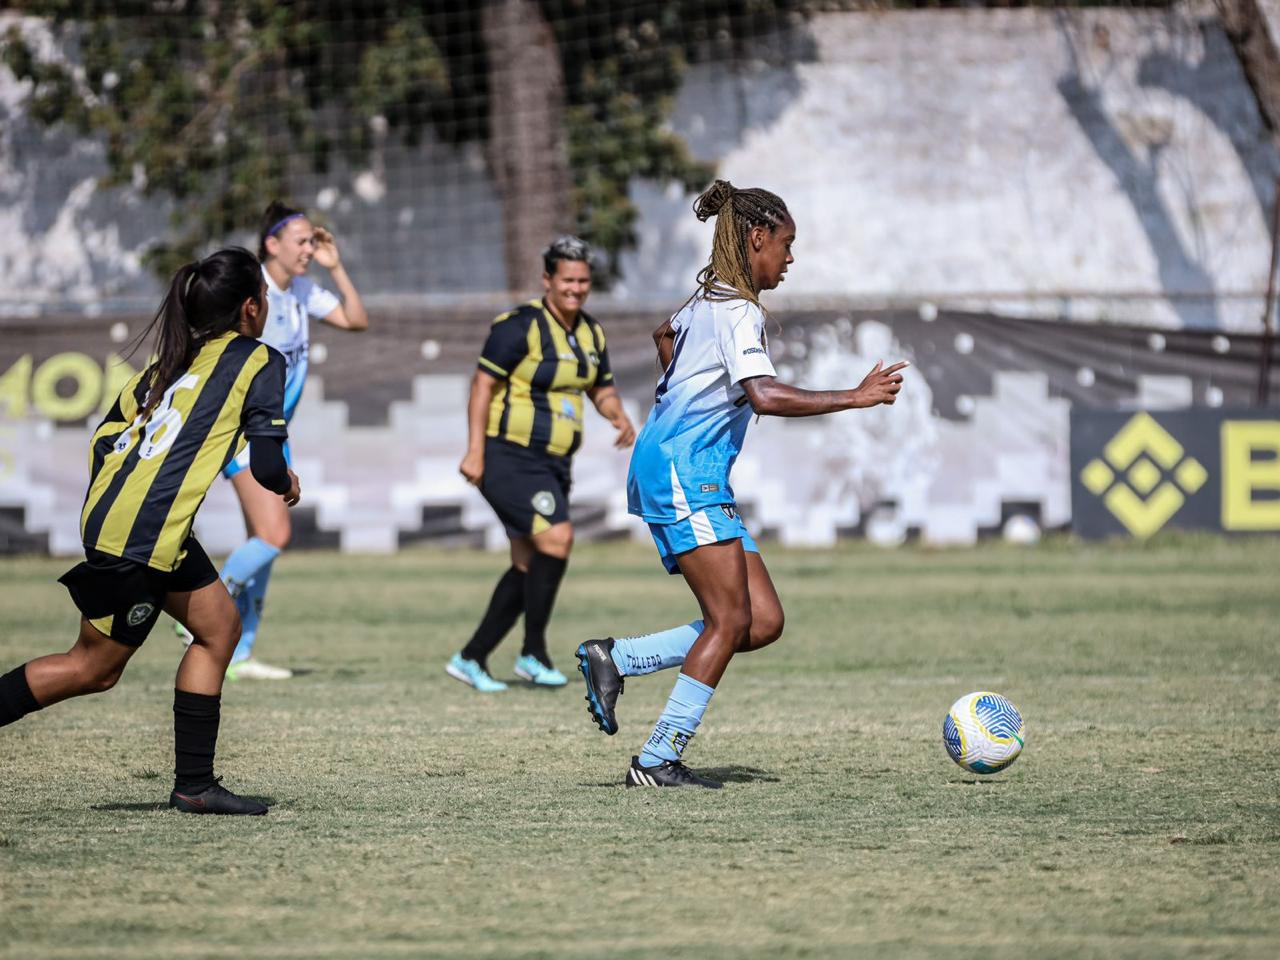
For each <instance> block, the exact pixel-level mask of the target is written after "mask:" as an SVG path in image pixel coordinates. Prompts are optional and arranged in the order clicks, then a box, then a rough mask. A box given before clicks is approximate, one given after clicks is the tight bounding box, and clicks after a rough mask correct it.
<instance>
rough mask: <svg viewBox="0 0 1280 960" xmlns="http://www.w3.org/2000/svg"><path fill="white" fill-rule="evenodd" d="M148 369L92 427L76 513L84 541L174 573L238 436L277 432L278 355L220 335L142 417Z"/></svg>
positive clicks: (280, 430) (280, 419)
mask: <svg viewBox="0 0 1280 960" xmlns="http://www.w3.org/2000/svg"><path fill="white" fill-rule="evenodd" d="M149 372H150V368H148V369H147V370H144V371H143V372H142V373H139V374H138V375H136V376H135V377H134V378H133V379H132V380H130V381H129V383H128V384H126V386H125V388H124V390H122V391H121V393H120V396H119V397H118V398H117V399H116V402H115V405H114V406H113V407H112V408H111V411H110V412H109V413H108V414H107V416H106V419H105V420H103V421H102V423H101V425H99V427H98V429H97V430H96V431H95V432H94V435H93V441H92V443H91V445H90V448H89V477H90V479H89V492H88V493H87V494H86V495H85V500H84V509H83V510H82V511H81V514H80V536H81V539H83V540H84V545H85V547H86V548H90V549H93V550H98V551H100V552H102V553H107V554H110V555H111V556H115V557H124V558H126V559H129V560H134V561H137V562H138V563H144V564H146V565H147V566H149V567H154V568H155V569H157V570H164V571H169V570H174V569H176V568H177V566H178V564H179V563H181V561H182V556H183V551H182V544H183V542H184V541H185V540H186V539H187V537H188V535H189V534H190V532H191V525H192V523H193V522H194V521H195V515H196V510H198V509H199V508H200V504H201V503H203V502H204V496H205V494H206V493H207V492H208V490H209V486H210V484H212V483H213V481H214V479H215V478H216V477H217V476H218V473H219V471H221V470H222V468H223V467H225V466H226V465H227V463H228V462H229V461H230V460H231V458H232V457H234V456H235V455H236V454H237V453H239V452H240V450H242V449H243V448H244V444H245V440H246V438H248V437H286V436H288V430H287V428H286V426H285V419H284V372H285V363H284V357H283V356H281V355H280V353H279V352H277V351H276V350H274V349H272V348H271V347H269V346H267V345H266V344H265V343H262V342H261V341H259V340H253V339H250V338H249V337H242V336H240V335H239V334H236V333H226V334H223V335H222V336H220V337H218V338H217V339H214V340H210V341H209V342H208V343H206V344H205V345H204V346H202V347H201V348H200V350H199V352H197V353H196V356H195V359H194V360H193V361H192V362H191V366H190V367H188V368H187V370H186V371H185V372H183V373H182V374H180V375H179V376H178V378H177V379H176V380H175V381H174V383H173V385H172V386H171V387H169V389H168V390H166V391H165V394H164V398H163V399H162V400H161V401H160V403H159V405H158V406H157V407H156V409H155V410H154V411H153V412H152V414H151V417H150V419H149V420H148V421H147V422H146V423H145V424H144V423H140V422H138V419H137V417H138V412H139V411H140V410H141V409H142V407H143V405H144V404H145V402H146V396H147V386H148V379H149V377H148V374H149Z"/></svg>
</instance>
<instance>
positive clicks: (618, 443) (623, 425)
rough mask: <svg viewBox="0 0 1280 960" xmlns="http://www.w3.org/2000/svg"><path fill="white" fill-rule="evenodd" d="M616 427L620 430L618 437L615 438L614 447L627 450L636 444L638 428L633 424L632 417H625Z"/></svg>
mask: <svg viewBox="0 0 1280 960" xmlns="http://www.w3.org/2000/svg"><path fill="white" fill-rule="evenodd" d="M614 426H615V427H616V428H617V430H618V435H617V436H616V437H614V438H613V445H614V447H615V448H616V449H618V450H625V449H626V448H627V447H629V446H631V445H632V444H633V443H635V442H636V428H635V427H634V426H632V424H631V418H630V417H623V418H622V420H621V421H620V422H618V423H615V424H614Z"/></svg>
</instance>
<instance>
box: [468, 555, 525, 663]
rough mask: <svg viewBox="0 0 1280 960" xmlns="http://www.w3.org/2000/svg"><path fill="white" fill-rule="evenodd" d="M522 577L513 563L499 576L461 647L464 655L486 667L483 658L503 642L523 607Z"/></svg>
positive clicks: (487, 657)
mask: <svg viewBox="0 0 1280 960" xmlns="http://www.w3.org/2000/svg"><path fill="white" fill-rule="evenodd" d="M524 581H525V575H524V574H523V573H521V572H520V571H519V570H517V569H516V568H515V567H511V568H509V569H508V570H507V572H506V573H504V574H503V575H502V576H501V577H500V578H499V579H498V585H497V586H496V587H494V588H493V596H492V597H490V598H489V609H488V610H486V611H485V612H484V617H482V618H481V620H480V626H478V627H476V632H475V635H474V636H472V638H471V641H470V642H469V643H468V644H467V645H466V646H465V647H463V648H462V656H463V657H464V658H465V659H467V660H474V661H476V663H478V664H480V666H482V667H484V668H485V669H486V670H488V669H489V666H488V663H487V662H486V661H488V659H489V654H491V653H493V651H494V648H495V647H497V646H498V644H500V643H501V642H502V638H503V637H505V636H506V635H507V631H508V630H510V629H511V627H512V626H513V625H514V624H515V622H516V618H517V617H519V616H520V614H521V612H522V611H523V610H524Z"/></svg>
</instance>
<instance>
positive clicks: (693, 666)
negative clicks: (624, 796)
mask: <svg viewBox="0 0 1280 960" xmlns="http://www.w3.org/2000/svg"><path fill="white" fill-rule="evenodd" d="M694 213H695V215H696V216H697V218H698V219H699V220H703V221H705V220H709V219H711V218H712V217H714V218H715V221H716V224H715V235H714V238H713V240H712V243H711V256H710V258H709V260H708V262H707V265H706V266H705V267H703V269H702V271H701V272H700V273H699V274H698V289H697V291H695V293H694V294H693V296H692V297H690V298H689V300H688V301H687V302H686V303H685V305H684V306H683V307H682V308H681V309H680V311H679V312H678V313H676V315H675V316H674V317H672V318H671V319H670V320H668V321H667V322H666V323H664V324H663V325H662V326H661V327H659V328H658V329H657V331H655V333H654V342H655V344H656V345H657V348H658V358H659V362H660V363H661V364H662V366H663V368H664V369H663V374H662V379H661V380H660V381H659V382H658V387H657V391H656V393H655V396H654V406H653V410H652V412H651V413H650V414H649V419H648V421H647V422H646V423H645V425H644V428H643V429H642V430H641V431H640V437H639V439H638V440H637V441H636V448H635V453H634V454H633V455H632V457H631V470H630V472H629V474H628V476H627V500H628V507H629V509H630V511H631V512H632V513H633V514H636V515H637V516H639V517H642V518H643V519H644V520H645V521H646V522H647V523H648V524H649V530H650V532H651V533H652V534H653V539H654V543H655V544H656V545H657V547H658V555H659V557H660V558H661V559H662V563H663V565H664V566H665V567H666V569H667V572H668V573H672V574H675V573H679V574H682V575H683V576H684V579H685V582H686V583H687V584H688V585H689V589H690V590H691V591H692V592H693V595H694V597H695V598H696V599H697V601H698V605H699V606H700V607H701V611H702V618H701V619H699V620H694V621H693V622H692V623H688V624H685V625H684V626H680V627H675V628H673V629H670V630H665V631H663V632H661V633H655V634H649V635H648V636H643V637H627V638H624V639H621V640H614V639H612V638H610V639H606V640H588V641H587V642H586V643H584V644H582V645H581V646H580V647H578V662H579V668H580V670H581V671H582V675H583V678H584V679H585V680H586V684H587V704H588V711H589V712H590V714H591V716H592V719H594V720H595V722H596V724H597V725H598V726H599V727H600V729H601V730H603V731H604V732H605V733H607V734H610V735H612V734H614V733H617V731H618V724H617V719H616V717H615V715H614V708H615V705H616V703H617V699H618V695H619V694H620V693H621V692H622V685H623V678H624V677H629V676H638V675H641V674H646V673H653V672H655V671H657V670H663V669H666V668H667V667H679V668H680V675H679V676H678V677H677V678H676V684H675V689H674V690H673V691H672V693H671V698H670V700H668V701H667V707H666V709H665V710H664V711H663V712H662V716H661V717H659V719H658V723H657V725H656V726H655V727H654V730H653V733H652V734H651V735H650V736H649V739H648V740H647V742H646V743H645V744H644V747H643V749H642V750H641V752H640V754H639V755H638V756H634V757H632V758H631V767H630V769H628V771H627V775H626V779H625V780H624V782H625V784H626V785H627V786H628V787H710V788H713V789H714V788H718V787H720V786H721V784H719V783H717V782H715V781H714V780H709V779H707V778H705V777H700V776H698V775H697V774H695V773H694V772H693V771H691V770H690V769H689V768H688V767H686V766H685V765H684V764H683V762H682V760H681V758H682V756H683V754H684V750H685V747H686V746H687V745H688V743H689V741H690V740H692V739H693V736H694V733H695V732H696V731H697V729H698V725H699V723H701V721H702V716H703V713H704V712H705V711H706V709H707V705H708V704H709V703H710V700H711V695H712V694H713V693H714V692H715V688H716V685H717V684H718V683H719V682H720V678H721V677H722V676H723V675H724V671H725V669H726V668H727V667H728V665H729V661H730V659H731V658H732V657H733V655H734V654H735V653H745V652H748V651H751V650H759V649H760V648H761V647H765V646H768V645H769V644H770V643H773V641H775V640H777V639H778V637H779V636H781V635H782V624H783V612H782V603H781V602H780V601H779V600H778V594H777V591H776V590H775V589H774V586H773V581H772V580H771V579H770V577H769V571H768V570H767V569H766V568H765V565H764V561H763V560H762V559H761V558H760V551H759V548H758V547H757V546H756V545H755V542H754V541H753V540H752V539H751V535H750V534H749V533H748V532H747V529H746V527H745V526H744V525H743V523H742V518H741V517H740V516H739V515H738V510H737V505H736V504H735V502H734V495H733V488H732V487H730V485H729V472H730V470H732V468H733V463H734V461H735V460H736V459H737V456H738V453H739V452H740V451H741V449H742V443H743V440H744V439H745V437H746V433H747V426H748V425H749V423H750V420H751V415H752V414H753V413H754V414H756V415H765V414H770V415H773V416H779V417H811V416H817V415H819V414H824V413H834V412H836V411H838V410H850V409H854V408H861V407H873V406H876V405H877V404H881V403H884V404H891V403H893V401H894V400H895V399H896V397H897V394H898V391H899V389H901V386H902V374H901V373H900V372H899V371H900V370H901V369H902V368H903V367H905V366H906V364H905V363H897V364H894V365H893V366H890V367H885V366H883V364H881V363H877V364H876V365H875V367H874V368H873V369H872V371H871V372H870V373H869V374H867V376H866V377H865V378H864V379H863V380H862V383H861V384H860V385H859V386H857V387H855V388H853V389H851V390H835V391H810V390H802V389H800V388H798V387H793V386H790V385H788V384H785V383H781V382H779V381H778V379H777V376H776V374H775V372H774V369H773V364H772V363H770V361H769V353H768V342H767V339H766V337H765V329H764V327H765V314H764V310H763V308H762V306H761V304H760V294H761V293H762V292H763V291H765V290H772V289H773V288H774V287H776V286H778V284H780V283H781V282H782V280H783V275H784V274H785V273H786V272H787V267H788V266H790V265H791V263H792V262H793V261H794V258H793V256H792V254H791V245H792V244H793V243H794V242H795V238H796V224H795V221H794V220H793V219H792V217H791V214H790V212H789V211H788V210H787V206H786V204H785V203H783V202H782V199H781V198H780V197H778V196H777V195H775V194H773V193H770V192H769V191H768V190H761V189H759V188H752V189H748V190H739V189H738V188H736V187H734V186H733V185H732V184H731V183H729V182H728V181H725V180H717V181H716V182H715V183H714V184H713V185H712V186H711V187H710V188H709V189H708V190H707V191H706V192H705V193H703V194H702V196H700V197H699V198H698V200H697V202H696V203H695V204H694Z"/></svg>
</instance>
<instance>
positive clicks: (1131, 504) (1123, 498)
mask: <svg viewBox="0 0 1280 960" xmlns="http://www.w3.org/2000/svg"><path fill="white" fill-rule="evenodd" d="M1208 479H1209V474H1208V471H1206V470H1205V468H1204V467H1203V466H1202V465H1201V463H1200V461H1198V460H1197V459H1196V458H1195V457H1191V456H1187V455H1186V451H1185V450H1183V448H1182V444H1180V443H1178V441H1177V440H1175V439H1174V438H1173V436H1172V435H1171V434H1170V433H1169V432H1168V431H1167V430H1165V429H1164V427H1162V426H1160V424H1158V423H1156V421H1155V418H1154V417H1152V416H1151V415H1150V414H1147V413H1139V414H1136V415H1135V416H1134V417H1133V419H1131V420H1130V421H1129V422H1128V423H1126V424H1125V425H1124V426H1123V427H1121V428H1120V432H1119V433H1117V434H1116V435H1115V436H1114V437H1112V438H1111V439H1110V440H1109V441H1108V442H1107V445H1106V447H1104V448H1103V451H1102V456H1101V457H1100V458H1098V459H1095V460H1091V461H1090V462H1089V464H1088V465H1087V466H1086V467H1085V468H1084V469H1083V470H1081V471H1080V481H1081V482H1082V483H1083V484H1084V486H1085V489H1087V490H1088V491H1089V492H1090V493H1092V494H1093V495H1094V496H1097V497H1101V498H1102V502H1103V503H1105V504H1106V505H1107V509H1108V510H1110V511H1111V512H1112V513H1113V514H1115V516H1116V519H1118V520H1119V521H1120V522H1121V523H1123V524H1124V525H1125V528H1126V529H1127V530H1128V531H1129V532H1130V533H1132V534H1133V535H1134V536H1135V537H1138V538H1139V539H1141V540H1145V539H1146V538H1147V537H1149V536H1151V535H1152V534H1153V533H1155V532H1156V531H1157V530H1159V529H1160V528H1161V527H1163V526H1164V525H1165V524H1166V523H1168V522H1169V518H1170V517H1172V516H1173V515H1174V514H1175V513H1177V512H1178V511H1179V510H1180V509H1181V508H1182V505H1183V504H1184V503H1186V501H1187V497H1189V496H1190V495H1191V494H1193V493H1195V492H1196V491H1197V490H1199V489H1200V488H1201V487H1203V486H1204V484H1205V481H1206V480H1208Z"/></svg>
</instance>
